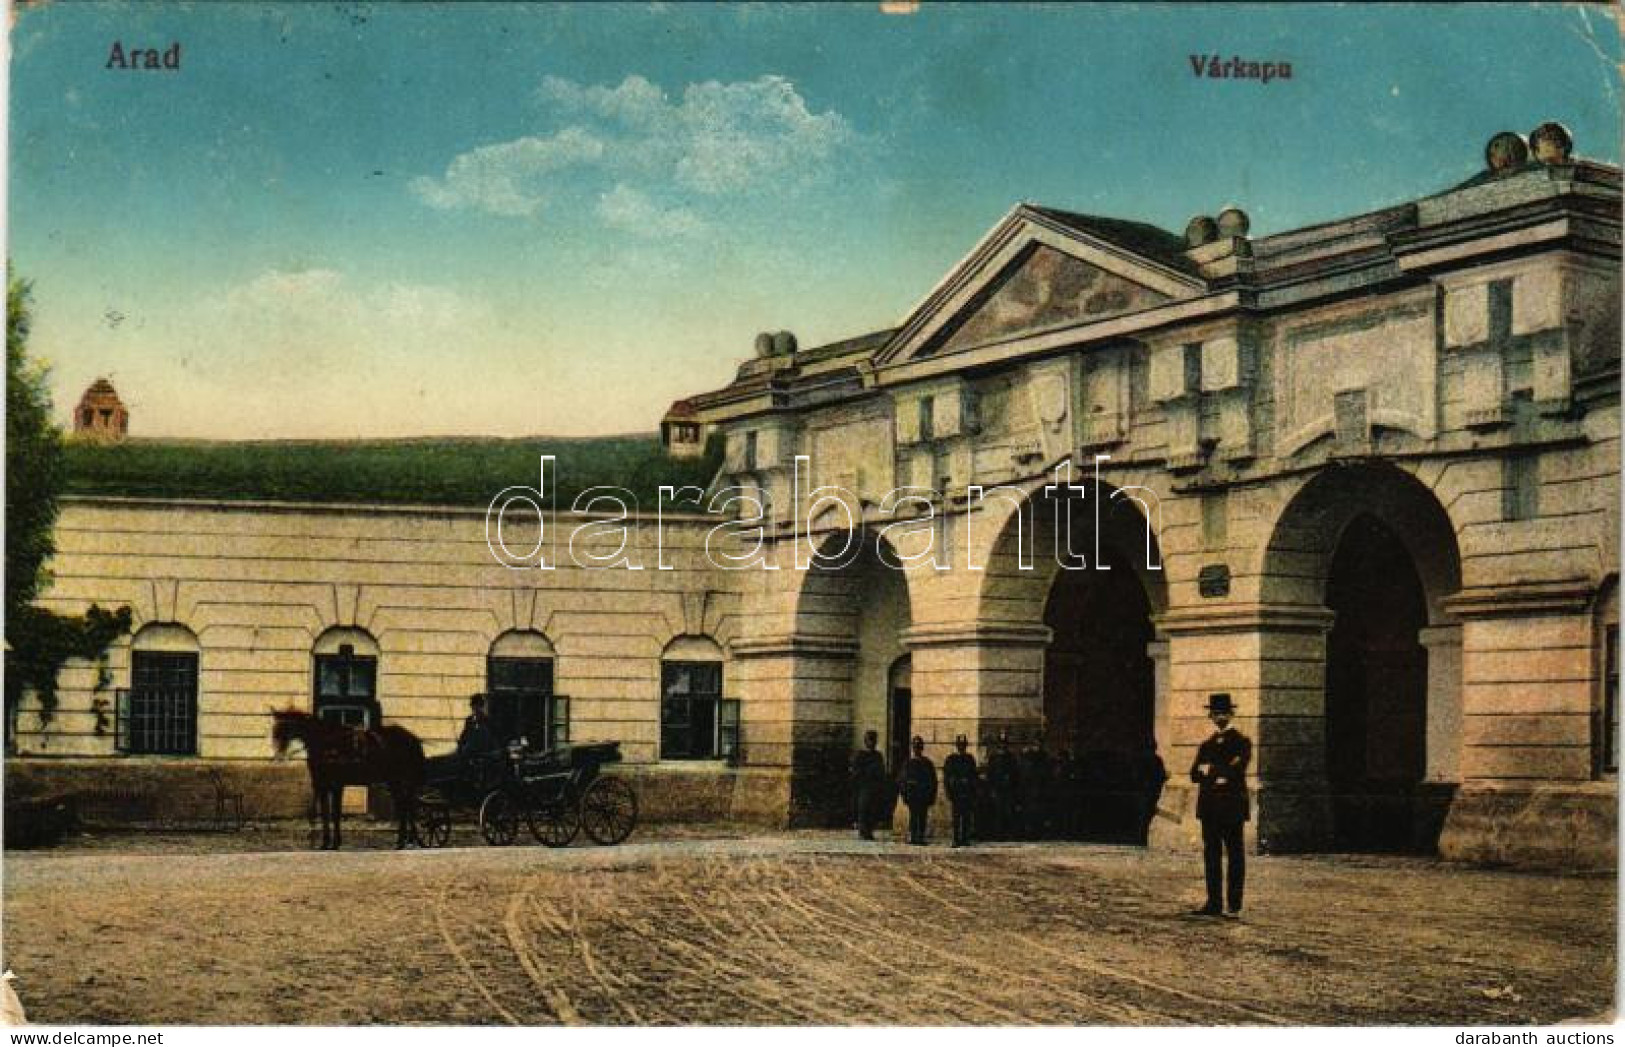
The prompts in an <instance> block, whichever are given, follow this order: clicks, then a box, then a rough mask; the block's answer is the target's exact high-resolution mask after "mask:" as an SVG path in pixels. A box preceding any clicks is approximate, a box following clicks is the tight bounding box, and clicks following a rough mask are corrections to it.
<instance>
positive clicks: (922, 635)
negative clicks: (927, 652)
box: [903, 622, 1053, 650]
mask: <svg viewBox="0 0 1625 1047" xmlns="http://www.w3.org/2000/svg"><path fill="white" fill-rule="evenodd" d="M1052 634H1053V633H1052V630H1051V629H1050V627H1049V626H1047V625H1042V624H1039V623H1037V622H941V623H932V624H929V625H916V626H913V627H912V628H909V629H905V630H904V631H903V646H904V647H907V648H908V649H910V650H918V649H920V648H922V647H1045V646H1048V644H1049V642H1050V637H1051V636H1052Z"/></svg>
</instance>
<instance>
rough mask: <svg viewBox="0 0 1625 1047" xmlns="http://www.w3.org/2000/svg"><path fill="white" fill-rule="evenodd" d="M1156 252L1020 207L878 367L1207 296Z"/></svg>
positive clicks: (942, 287)
mask: <svg viewBox="0 0 1625 1047" xmlns="http://www.w3.org/2000/svg"><path fill="white" fill-rule="evenodd" d="M1118 225H1120V226H1123V227H1127V223H1118ZM1140 228H1144V227H1140ZM1159 253H1160V254H1161V255H1162V257H1159V258H1152V257H1148V256H1146V255H1143V254H1140V253H1138V252H1136V251H1135V250H1133V249H1132V248H1131V247H1128V246H1125V245H1124V244H1122V243H1119V242H1113V241H1112V240H1108V239H1105V238H1104V237H1101V236H1097V235H1091V234H1089V233H1086V232H1083V231H1081V230H1079V229H1075V228H1072V227H1070V226H1068V225H1065V224H1063V223H1061V222H1059V221H1055V220H1052V219H1049V218H1048V216H1047V215H1046V214H1045V212H1043V211H1041V210H1039V209H1036V208H1030V207H1028V206H1026V205H1023V206H1021V207H1018V208H1016V210H1015V211H1013V212H1011V214H1010V215H1009V216H1007V217H1006V218H1005V220H1004V221H1003V222H1001V223H1000V224H999V225H998V226H997V227H995V228H994V230H993V231H992V232H991V233H989V234H988V236H987V237H986V238H984V240H983V242H982V243H981V244H979V245H978V246H977V248H976V250H975V251H973V252H971V254H970V255H969V256H967V257H966V258H965V259H964V260H963V261H962V262H961V263H960V264H959V265H958V266H957V267H955V269H954V270H953V271H952V272H951V273H950V274H949V275H948V277H947V278H946V279H944V280H943V282H942V283H941V284H939V285H938V286H937V288H936V290H934V291H933V292H932V294H931V295H930V296H929V297H927V299H926V300H925V301H924V302H922V303H921V304H920V305H919V306H918V307H916V309H915V310H914V312H913V313H911V314H910V316H909V318H908V320H907V321H906V322H905V323H904V324H903V326H902V327H900V328H899V329H898V331H897V333H896V334H895V335H893V337H892V339H891V341H890V342H889V343H888V344H887V346H886V347H885V348H884V349H883V350H882V351H881V352H880V354H879V355H878V356H877V362H880V363H900V362H903V361H906V360H910V359H916V358H921V357H927V356H936V355H941V354H946V353H954V352H959V351H961V350H965V349H972V348H976V347H980V346H987V345H993V344H998V343H1002V342H1011V341H1019V340H1020V339H1021V338H1023V337H1024V336H1026V335H1029V334H1037V333H1040V332H1047V331H1054V330H1057V329H1064V328H1067V327H1071V326H1078V325H1084V324H1088V323H1092V322H1095V321H1098V320H1106V319H1110V318H1113V317H1118V316H1124V315H1128V314H1131V313H1137V312H1141V311H1143V310H1147V309H1153V308H1156V307H1157V306H1161V305H1166V304H1167V303H1169V302H1173V301H1176V300H1179V299H1184V298H1191V297H1195V296H1196V295H1198V294H1201V293H1203V292H1204V291H1205V290H1206V285H1205V284H1204V283H1203V282H1202V280H1201V278H1200V277H1199V276H1197V275H1195V274H1194V273H1193V272H1189V271H1186V270H1185V269H1184V268H1183V267H1181V266H1179V265H1177V264H1176V261H1182V259H1181V260H1174V259H1171V258H1169V257H1168V255H1169V252H1167V251H1166V250H1164V251H1161V252H1159Z"/></svg>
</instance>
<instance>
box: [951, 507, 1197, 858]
mask: <svg viewBox="0 0 1625 1047" xmlns="http://www.w3.org/2000/svg"><path fill="white" fill-rule="evenodd" d="M1082 486H1083V488H1084V490H1083V493H1082V494H1081V495H1080V494H1079V493H1078V492H1076V491H1073V490H1071V489H1070V488H1068V487H1066V486H1062V485H1058V484H1054V483H1053V482H1052V481H1045V482H1040V483H1035V484H1032V485H1031V486H1029V487H1028V488H1026V489H1025V491H1024V492H1023V494H1022V498H1021V500H1020V502H1018V503H1016V504H1012V505H1011V506H1010V507H1009V509H1008V510H1007V513H1006V517H1005V519H1004V522H1003V525H1002V527H1001V530H1000V533H999V535H998V537H997V538H996V540H995V541H994V542H993V544H992V545H991V547H990V552H989V556H988V562H987V565H986V567H985V572H986V573H985V575H984V577H983V578H982V579H981V584H980V592H979V594H978V595H979V599H978V601H977V608H978V626H979V627H980V628H982V629H993V628H996V627H997V628H1002V629H1005V630H1008V631H1010V632H1012V633H1015V634H1022V635H1021V637H1020V638H1019V639H1017V640H1015V641H1014V643H1012V644H1011V646H1010V647H1004V648H1000V649H998V650H994V651H988V652H987V656H986V658H985V659H984V663H983V664H984V665H985V666H986V667H987V671H986V673H985V680H986V682H987V683H988V684H991V685H992V687H993V688H994V689H995V691H996V689H997V688H999V687H1002V686H1014V687H1027V688H1029V689H1030V692H1031V693H1029V694H1028V695H1026V696H1025V701H1023V700H1022V696H1020V695H1014V694H1013V695H1009V696H1007V697H1008V698H1009V699H1011V700H1009V701H1007V702H1005V703H1004V707H1005V709H1006V710H1009V711H1010V712H1014V713H1016V715H1015V716H1013V717H1012V716H1008V714H1007V715H1005V716H1001V715H1000V709H999V704H998V703H987V704H986V705H985V706H984V710H983V711H984V714H986V713H991V714H993V715H992V716H991V717H986V719H988V720H991V721H993V722H991V723H984V724H983V725H982V727H983V732H982V733H983V738H984V742H985V741H986V740H987V735H988V731H987V728H988V727H990V726H991V727H993V728H994V729H995V730H997V731H999V732H1008V733H1009V734H1010V736H1011V738H1012V740H1013V741H1015V742H1016V743H1017V744H1018V745H1026V744H1027V743H1028V742H1031V741H1037V742H1039V743H1040V744H1041V747H1042V749H1043V751H1044V753H1045V754H1046V756H1047V757H1050V758H1057V757H1060V758H1066V759H1067V760H1070V759H1073V758H1075V759H1076V767H1077V771H1076V772H1069V773H1075V776H1076V777H1077V778H1079V780H1080V781H1082V782H1083V783H1085V784H1084V785H1083V786H1082V787H1083V788H1085V789H1088V790H1093V792H1094V793H1095V794H1097V795H1090V796H1088V797H1085V798H1082V799H1081V801H1080V802H1079V803H1078V804H1074V805H1072V806H1076V807H1077V808H1078V810H1080V811H1081V810H1087V811H1088V812H1089V813H1090V817H1089V818H1088V819H1085V820H1082V821H1080V820H1079V819H1077V818H1074V817H1072V816H1071V813H1058V815H1057V817H1056V818H1053V819H1051V821H1052V822H1053V823H1054V824H1048V825H1045V826H1039V827H1036V828H1035V827H1034V826H1033V825H1030V824H1026V825H1024V826H1023V831H1024V832H1027V833H1029V834H1030V833H1033V832H1041V833H1048V834H1052V835H1053V834H1067V835H1072V834H1077V835H1081V836H1082V837H1083V838H1088V839H1101V840H1107V839H1110V840H1121V841H1132V842H1144V826H1143V825H1142V824H1140V821H1139V819H1138V816H1137V815H1136V814H1135V810H1136V805H1135V800H1134V796H1135V793H1134V791H1133V787H1132V785H1131V780H1132V779H1133V778H1134V776H1135V775H1136V774H1137V773H1139V770H1140V769H1141V768H1142V767H1143V765H1144V763H1145V761H1147V760H1148V759H1149V754H1150V752H1151V747H1152V746H1153V745H1155V744H1156V739H1157V738H1158V737H1159V736H1160V735H1162V734H1163V733H1164V731H1163V727H1164V724H1165V718H1166V699H1165V693H1166V686H1165V683H1166V676H1167V674H1166V671H1165V669H1164V664H1165V661H1166V655H1165V651H1166V644H1165V643H1163V642H1162V641H1161V640H1160V638H1159V636H1158V632H1157V627H1156V625H1155V622H1156V621H1157V619H1158V618H1159V617H1160V616H1161V615H1162V614H1163V612H1164V611H1166V609H1167V607H1168V591H1167V584H1166V582H1165V580H1164V573H1163V570H1162V544H1161V541H1160V540H1159V535H1158V530H1159V528H1158V526H1157V523H1158V522H1159V521H1157V520H1156V517H1157V516H1158V515H1159V506H1158V504H1157V502H1156V500H1155V495H1154V494H1152V493H1151V492H1150V491H1149V489H1147V488H1143V487H1140V488H1136V487H1134V486H1128V485H1124V486H1118V485H1116V484H1110V483H1106V482H1104V481H1103V480H1102V481H1101V482H1100V483H1099V484H1096V483H1095V482H1094V480H1093V479H1092V478H1091V479H1088V480H1085V481H1083V482H1082ZM1136 499H1138V500H1136ZM1007 501H1008V499H1007ZM1097 508H1098V518H1097ZM1146 510H1149V511H1150V515H1147V512H1146ZM998 642H1003V641H998ZM1012 648H1013V649H1012ZM1023 661H1024V662H1025V670H1026V671H1025V673H1024V672H1023V664H1022V663H1023ZM1023 714H1024V715H1025V721H1026V722H1021V721H1022V716H1023ZM1030 758H1037V757H1036V756H1031V757H1030ZM1074 799H1077V798H1074ZM1119 801H1121V802H1119ZM1114 804H1116V806H1113V805H1114ZM1119 808H1121V809H1119ZM1068 812H1070V808H1068ZM1028 821H1030V819H1028Z"/></svg>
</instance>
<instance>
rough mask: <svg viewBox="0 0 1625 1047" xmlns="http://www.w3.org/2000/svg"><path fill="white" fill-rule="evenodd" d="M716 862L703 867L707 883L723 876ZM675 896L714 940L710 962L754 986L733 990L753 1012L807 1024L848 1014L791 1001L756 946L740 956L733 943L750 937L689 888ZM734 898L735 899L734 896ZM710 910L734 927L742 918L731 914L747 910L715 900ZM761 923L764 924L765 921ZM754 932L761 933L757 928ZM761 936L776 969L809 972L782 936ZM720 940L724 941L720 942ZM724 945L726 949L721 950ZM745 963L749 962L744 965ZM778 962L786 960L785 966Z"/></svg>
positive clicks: (718, 881)
mask: <svg viewBox="0 0 1625 1047" xmlns="http://www.w3.org/2000/svg"><path fill="white" fill-rule="evenodd" d="M716 864H717V863H716V862H715V860H714V859H713V860H712V861H711V862H709V863H707V866H708V867H707V868H706V869H705V870H704V872H705V874H706V875H705V876H704V878H705V879H706V880H707V881H708V882H710V883H713V884H717V885H721V884H722V883H723V882H724V880H723V878H722V877H721V876H719V875H718V870H716V869H715V868H714V866H715V865H716ZM718 893H719V894H720V893H721V892H720V891H719V892H718ZM676 897H677V898H678V900H679V901H681V902H682V904H683V905H684V907H685V908H687V909H688V910H689V912H690V913H691V915H692V916H693V917H694V919H695V920H696V921H698V922H699V923H700V924H701V925H702V926H703V927H705V928H706V930H707V932H709V934H710V936H711V940H712V941H713V942H715V943H716V944H717V952H716V954H715V955H714V957H713V959H712V963H713V964H715V965H716V966H717V967H718V968H725V969H726V971H727V973H728V974H729V975H730V976H731V977H732V978H733V979H734V984H748V985H751V986H753V987H755V988H754V992H755V993H756V994H757V995H752V996H746V995H744V994H742V993H738V992H735V993H733V995H734V996H735V998H736V999H740V1000H742V1001H745V1002H749V1003H751V1004H753V1005H755V1006H756V1007H757V1008H758V1010H757V1011H756V1012H755V1013H757V1014H768V1015H771V1016H772V1017H773V1018H775V1019H780V1018H782V1019H786V1020H794V1021H796V1022H798V1023H802V1024H807V1025H827V1024H834V1023H838V1022H839V1021H840V1020H841V1019H842V1018H843V1017H845V1018H849V1015H850V1012H849V1011H843V1010H842V1009H840V1008H839V1007H822V1008H821V1007H817V1006H814V1007H807V1006H805V1005H803V1004H800V1003H798V1002H797V1001H795V1000H794V998H793V997H791V996H790V995H789V994H787V993H786V991H785V988H784V985H783V981H782V979H781V980H780V981H774V980H773V979H772V978H769V977H767V976H766V975H764V974H763V973H762V972H763V970H764V969H765V970H773V969H774V968H773V966H771V965H767V966H765V967H764V964H763V962H762V961H763V959H764V957H763V956H762V954H761V951H760V950H759V949H758V950H757V951H755V952H745V953H744V955H743V956H742V957H741V955H740V952H741V950H740V949H739V948H738V947H737V946H736V944H735V943H738V942H743V941H749V940H750V938H749V937H748V935H747V934H743V933H732V932H730V931H729V930H727V929H725V928H724V927H723V926H722V924H721V923H720V922H719V921H718V919H717V917H716V916H715V915H713V912H710V911H707V908H706V906H704V905H700V904H698V903H697V902H696V901H695V899H694V894H693V892H690V891H678V892H677V894H676ZM707 900H709V899H707ZM735 900H736V901H737V898H736V899H735ZM714 911H715V912H716V913H718V914H727V915H726V916H724V918H725V919H729V922H730V923H733V924H734V926H735V927H736V928H740V925H741V924H742V923H743V921H742V920H737V919H732V918H731V917H733V916H734V914H736V913H737V914H744V913H745V912H747V911H748V907H746V906H740V907H738V908H734V907H732V906H728V905H720V904H719V905H717V906H716V907H715V910H714ZM762 926H763V927H765V925H762ZM741 929H743V928H741ZM758 933H761V932H760V930H759V931H758ZM763 937H766V938H770V939H771V940H772V941H773V942H774V943H775V948H776V949H777V951H778V954H779V957H780V959H781V966H779V967H778V968H777V969H778V970H780V971H785V970H792V969H793V970H794V972H795V974H796V976H797V978H798V979H801V978H805V977H806V976H807V975H808V974H810V973H811V972H809V971H806V970H803V969H799V968H797V967H796V965H797V964H799V963H800V962H801V958H800V957H799V956H796V955H794V954H793V953H792V952H791V951H790V950H789V949H788V948H786V947H784V941H783V939H781V938H779V937H778V935H777V934H776V933H775V934H771V935H767V934H763ZM724 943H727V944H726V945H724ZM724 949H726V953H725V954H724ZM747 963H748V964H749V966H745V964H747ZM782 964H787V966H786V965H782ZM747 1013H750V1012H747Z"/></svg>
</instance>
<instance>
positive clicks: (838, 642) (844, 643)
mask: <svg viewBox="0 0 1625 1047" xmlns="http://www.w3.org/2000/svg"><path fill="white" fill-rule="evenodd" d="M728 653H729V654H730V655H732V656H733V657H735V658H852V657H855V656H856V655H857V653H858V641H856V640H851V639H847V638H846V637H844V636H808V635H806V634H804V633H785V634H780V635H778V636H752V637H739V638H736V639H734V640H731V641H729V643H728Z"/></svg>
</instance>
